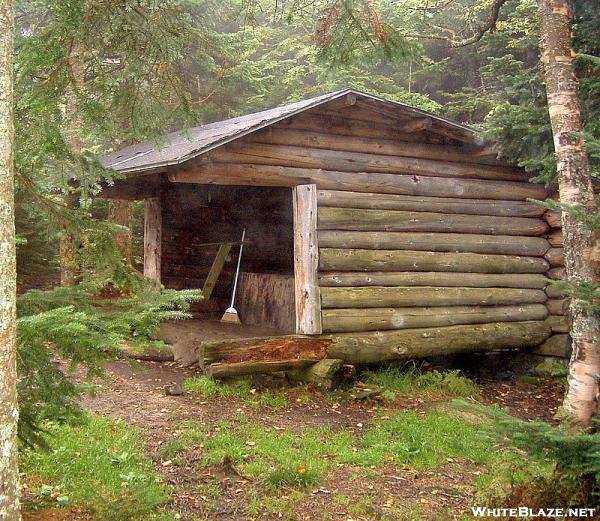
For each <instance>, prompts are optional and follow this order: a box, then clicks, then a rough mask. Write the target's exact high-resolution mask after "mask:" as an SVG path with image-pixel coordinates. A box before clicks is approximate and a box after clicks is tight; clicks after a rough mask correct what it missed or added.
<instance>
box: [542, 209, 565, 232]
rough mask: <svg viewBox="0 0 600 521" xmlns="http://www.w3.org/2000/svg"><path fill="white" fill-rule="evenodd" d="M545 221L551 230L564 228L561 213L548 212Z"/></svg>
mask: <svg viewBox="0 0 600 521" xmlns="http://www.w3.org/2000/svg"><path fill="white" fill-rule="evenodd" d="M544 220H545V221H546V222H547V223H548V225H549V226H550V228H562V223H561V220H560V212H555V211H554V210H548V211H546V213H545V214H544Z"/></svg>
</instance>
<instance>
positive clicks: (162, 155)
mask: <svg viewBox="0 0 600 521" xmlns="http://www.w3.org/2000/svg"><path fill="white" fill-rule="evenodd" d="M344 96H349V97H351V98H352V99H353V100H354V99H356V100H362V101H364V102H365V103H368V104H369V105H370V106H371V107H373V110H376V108H375V107H377V108H379V109H380V110H385V111H386V113H387V114H392V115H394V116H398V117H401V118H402V117H403V118H407V117H408V118H423V117H427V118H430V119H431V120H432V121H434V122H435V124H436V126H438V127H440V128H444V129H446V130H448V131H451V132H453V134H454V135H455V137H456V139H458V140H460V141H463V142H466V143H472V144H479V141H478V136H477V134H476V131H475V130H474V129H472V128H470V127H467V126H465V125H462V124H460V123H457V122H454V121H451V120H449V119H446V118H442V117H439V116H436V115H435V114H431V113H429V112H427V111H424V110H420V109H417V108H414V107H411V106H409V105H405V104H403V103H399V102H397V101H391V100H386V99H383V98H379V97H377V96H373V95H371V94H366V93H364V92H359V91H357V90H354V89H350V88H347V89H343V90H339V91H336V92H331V93H329V94H324V95H322V96H318V97H315V98H310V99H306V100H303V101H299V102H296V103H291V104H289V105H284V106H281V107H276V108H273V109H269V110H264V111H261V112H255V113H253V114H248V115H245V116H239V117H236V118H231V119H226V120H223V121H218V122H215V123H209V124H207V125H202V126H200V127H194V128H190V129H187V130H182V131H178V132H173V133H171V134H169V135H168V136H167V137H166V143H165V144H164V145H163V146H160V145H157V144H155V143H152V142H143V143H139V144H136V145H131V146H128V147H126V148H123V149H122V150H119V151H117V152H113V153H112V154H109V155H107V156H105V157H104V158H103V159H102V160H101V162H102V165H103V166H104V167H106V168H110V169H113V170H117V171H119V172H123V173H133V172H144V171H148V170H155V169H160V168H163V167H167V166H170V165H179V164H181V163H184V162H186V161H188V160H190V159H193V158H195V157H198V156H200V155H202V154H204V153H206V152H208V151H209V150H212V149H214V148H217V147H219V146H221V145H224V144H226V143H229V142H231V141H234V140H236V139H239V138H241V137H243V136H246V135H248V134H251V133H252V132H255V131H257V130H260V129H262V128H265V127H268V126H269V125H272V124H274V123H276V122H278V121H281V120H283V119H286V118H288V117H290V116H294V115H296V114H299V113H301V112H304V111H306V110H309V109H311V108H314V107H317V106H320V105H325V104H327V103H330V102H332V101H334V100H338V99H340V98H343V97H344Z"/></svg>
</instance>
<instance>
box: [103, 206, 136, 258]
mask: <svg viewBox="0 0 600 521" xmlns="http://www.w3.org/2000/svg"><path fill="white" fill-rule="evenodd" d="M132 216H133V212H132V205H131V201H125V200H120V199H115V200H113V201H111V202H110V206H109V209H108V220H109V222H111V223H113V224H118V225H119V226H123V228H126V229H125V230H122V231H118V232H116V233H115V244H116V246H117V248H118V249H119V251H120V252H121V255H122V256H123V259H125V262H127V264H131V262H132V247H131V224H132Z"/></svg>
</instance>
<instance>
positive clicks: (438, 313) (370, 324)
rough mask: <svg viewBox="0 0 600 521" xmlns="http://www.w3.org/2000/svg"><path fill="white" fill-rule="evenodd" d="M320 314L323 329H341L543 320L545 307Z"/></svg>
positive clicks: (344, 330)
mask: <svg viewBox="0 0 600 521" xmlns="http://www.w3.org/2000/svg"><path fill="white" fill-rule="evenodd" d="M322 314H323V332H324V333H333V332H336V333H343V332H350V331H383V330H388V329H414V328H424V327H443V326H454V325H459V324H485V323H489V322H522V321H526V320H543V319H545V318H546V317H547V316H548V310H547V309H546V306H544V305H543V304H528V305H522V306H497V307H491V306H490V307H484V306H448V307H443V306H442V307H411V308H366V309H361V308H358V309H357V308H346V309H324V310H323V312H322Z"/></svg>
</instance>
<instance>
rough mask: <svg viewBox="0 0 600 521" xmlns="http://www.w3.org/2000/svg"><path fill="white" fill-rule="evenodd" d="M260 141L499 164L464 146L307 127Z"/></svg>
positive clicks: (261, 137)
mask: <svg viewBox="0 0 600 521" xmlns="http://www.w3.org/2000/svg"><path fill="white" fill-rule="evenodd" d="M256 141H257V142H259V143H271V144H277V145H294V146H300V147H312V148H323V149H330V150H347V151H349V152H364V151H365V150H371V151H373V153H375V154H383V155H389V156H402V157H418V158H422V159H439V160H442V161H456V162H459V163H476V164H499V161H497V160H495V159H490V158H488V157H481V156H480V155H478V154H477V153H476V152H474V151H471V150H469V149H466V148H465V147H459V146H452V145H432V144H429V143H410V142H406V141H397V140H391V139H382V138H380V139H372V138H366V137H364V138H363V137H353V136H337V135H335V134H326V133H324V132H311V131H307V130H293V129H278V130H277V131H273V132H269V131H267V132H262V133H257V134H256Z"/></svg>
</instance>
